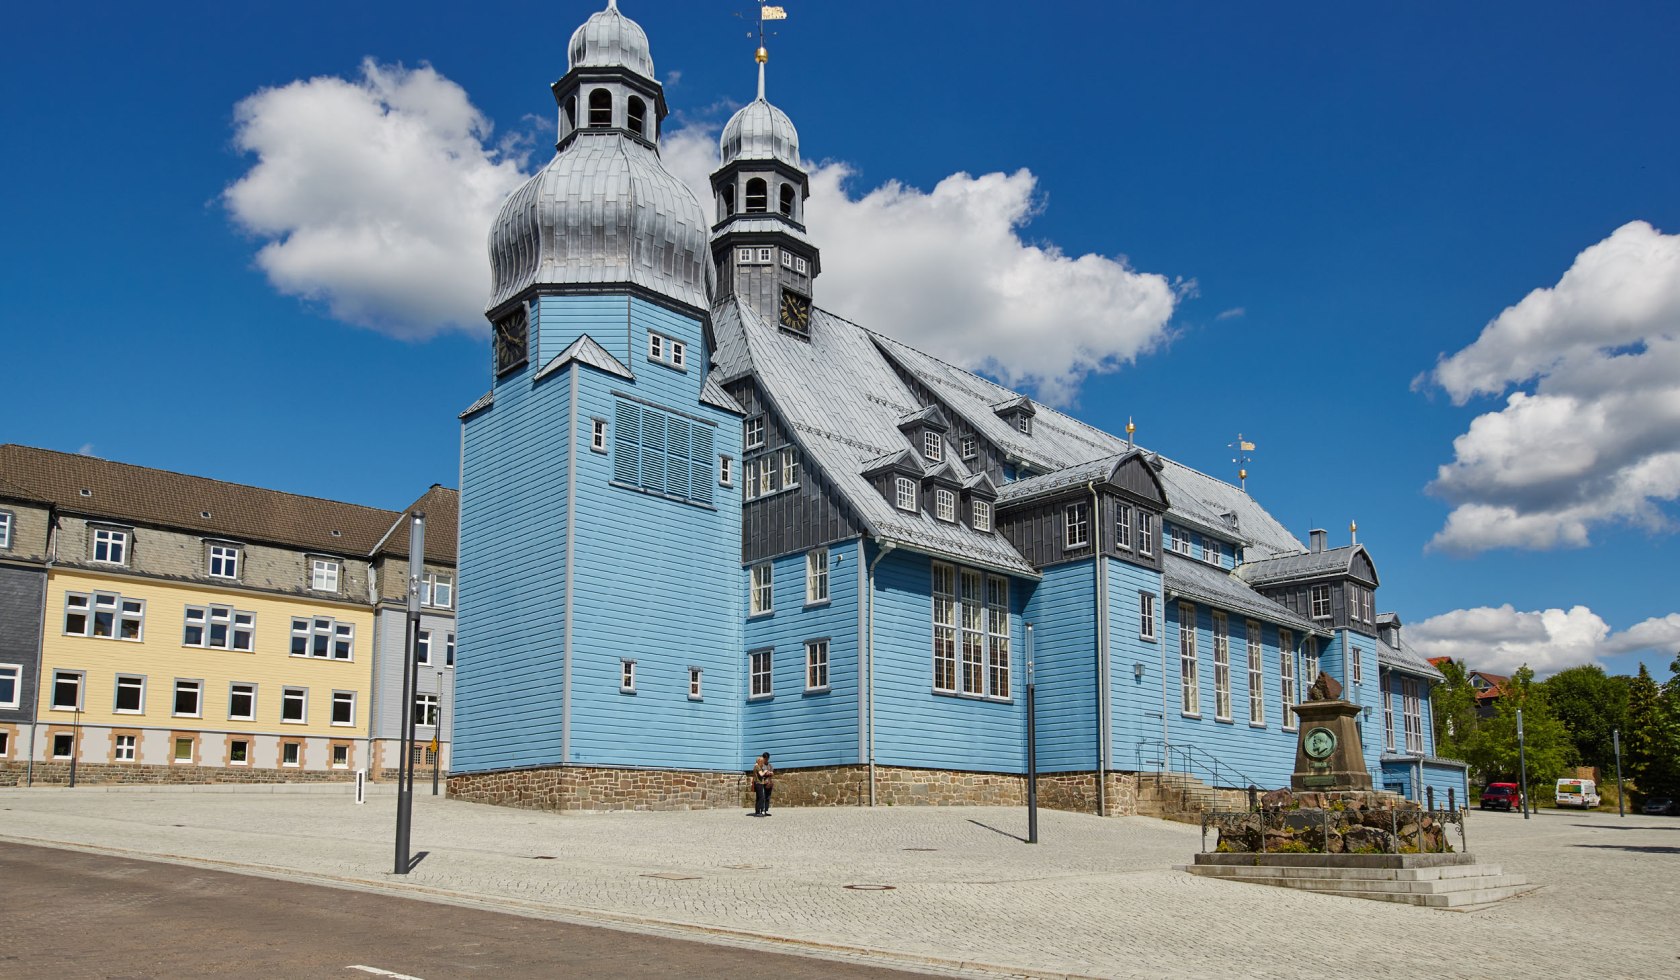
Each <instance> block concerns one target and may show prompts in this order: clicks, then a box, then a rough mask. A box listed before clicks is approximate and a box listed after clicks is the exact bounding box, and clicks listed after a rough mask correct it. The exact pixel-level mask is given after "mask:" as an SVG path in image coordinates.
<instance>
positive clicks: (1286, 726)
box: [1283, 725, 1301, 732]
mask: <svg viewBox="0 0 1680 980" xmlns="http://www.w3.org/2000/svg"><path fill="white" fill-rule="evenodd" d="M1283 730H1284V731H1286V732H1298V731H1300V730H1301V726H1299V725H1296V726H1295V727H1293V728H1291V727H1290V726H1288V725H1285V726H1283Z"/></svg>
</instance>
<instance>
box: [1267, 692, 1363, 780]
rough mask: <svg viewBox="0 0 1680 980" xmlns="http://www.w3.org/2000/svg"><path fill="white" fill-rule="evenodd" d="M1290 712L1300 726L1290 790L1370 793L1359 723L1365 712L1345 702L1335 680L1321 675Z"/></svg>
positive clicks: (1349, 702)
mask: <svg viewBox="0 0 1680 980" xmlns="http://www.w3.org/2000/svg"><path fill="white" fill-rule="evenodd" d="M1288 710H1292V711H1294V712H1295V717H1296V718H1298V719H1299V720H1300V726H1301V736H1300V740H1299V741H1298V742H1296V745H1295V773H1294V775H1292V776H1290V777H1289V787H1290V789H1293V790H1298V791H1299V790H1311V791H1314V792H1321V793H1324V792H1328V793H1335V792H1344V791H1366V792H1369V791H1370V790H1371V788H1372V786H1371V772H1370V770H1369V769H1366V768H1365V752H1364V749H1363V747H1362V746H1361V744H1360V741H1359V727H1358V722H1357V719H1358V718H1359V713H1360V711H1361V710H1363V709H1361V708H1360V706H1359V705H1357V704H1354V703H1353V702H1351V701H1344V700H1342V685H1341V684H1340V683H1338V682H1337V680H1336V679H1335V678H1334V677H1331V676H1330V675H1329V674H1326V673H1323V672H1320V673H1319V675H1318V679H1317V680H1315V681H1313V684H1312V687H1310V688H1308V689H1307V700H1306V701H1305V702H1304V703H1302V704H1298V705H1295V706H1294V707H1293V708H1291V709H1288Z"/></svg>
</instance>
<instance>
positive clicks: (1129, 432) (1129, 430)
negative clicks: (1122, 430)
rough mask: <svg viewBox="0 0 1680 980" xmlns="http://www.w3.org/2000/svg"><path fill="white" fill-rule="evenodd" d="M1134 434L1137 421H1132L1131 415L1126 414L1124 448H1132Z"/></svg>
mask: <svg viewBox="0 0 1680 980" xmlns="http://www.w3.org/2000/svg"><path fill="white" fill-rule="evenodd" d="M1136 434H1137V423H1135V422H1133V421H1132V417H1131V416H1130V415H1128V416H1126V448H1127V449H1130V448H1132V436H1134V435H1136Z"/></svg>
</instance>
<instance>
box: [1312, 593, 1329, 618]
mask: <svg viewBox="0 0 1680 980" xmlns="http://www.w3.org/2000/svg"><path fill="white" fill-rule="evenodd" d="M1308 601H1309V602H1310V603H1311V606H1310V609H1311V611H1312V618H1314V619H1329V618H1330V586H1328V585H1314V586H1312V587H1310V589H1309V590H1308Z"/></svg>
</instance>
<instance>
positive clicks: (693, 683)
mask: <svg viewBox="0 0 1680 980" xmlns="http://www.w3.org/2000/svg"><path fill="white" fill-rule="evenodd" d="M703 679H704V672H703V671H701V669H700V668H699V667H690V668H688V699H689V700H690V701H704V700H705V695H704V694H703V693H702V691H701V687H700V682H701V681H702V680H703Z"/></svg>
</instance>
